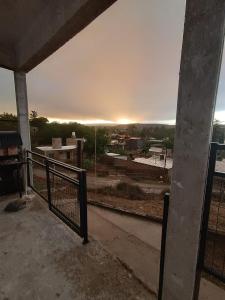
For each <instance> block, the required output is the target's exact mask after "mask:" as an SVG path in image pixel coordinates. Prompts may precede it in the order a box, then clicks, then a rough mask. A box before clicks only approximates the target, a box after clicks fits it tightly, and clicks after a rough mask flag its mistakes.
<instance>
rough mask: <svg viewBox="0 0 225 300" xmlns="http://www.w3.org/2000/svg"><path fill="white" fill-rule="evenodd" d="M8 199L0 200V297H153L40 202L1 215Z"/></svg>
mask: <svg viewBox="0 0 225 300" xmlns="http://www.w3.org/2000/svg"><path fill="white" fill-rule="evenodd" d="M13 199H15V197H14V198H13ZM10 200H12V197H10V198H0V227H1V231H0V244H1V248H0V265H1V268H0V299H2V300H9V299H10V300H28V299H29V300H30V299H32V300H33V299H41V300H45V299H46V300H51V299H65V300H69V299H121V300H122V299H154V297H153V296H152V295H151V294H150V293H149V292H148V291H147V289H145V288H144V287H143V286H142V285H141V284H140V283H139V282H138V281H137V280H136V279H135V278H134V277H133V275H132V273H130V272H129V271H128V270H127V269H126V268H124V267H123V266H122V265H121V264H120V263H119V262H118V261H117V260H115V259H113V258H112V256H111V255H110V254H108V253H107V252H106V251H105V250H104V249H103V248H102V246H101V245H100V244H99V243H98V242H96V241H93V240H91V242H90V243H89V244H87V245H85V246H84V245H82V240H81V239H80V238H79V237H78V236H77V235H76V234H75V233H74V232H73V231H71V230H70V229H69V228H68V227H67V226H66V225H64V224H63V223H62V222H61V221H60V220H59V219H58V218H56V217H55V216H54V215H53V214H52V213H50V212H49V211H48V209H47V205H46V204H45V203H42V200H39V199H38V198H36V197H35V199H33V200H32V202H30V203H29V204H28V205H27V207H26V208H25V209H23V210H21V211H19V212H15V213H5V212H4V211H3V209H4V207H5V206H6V204H7V203H8V202H9V201H10Z"/></svg>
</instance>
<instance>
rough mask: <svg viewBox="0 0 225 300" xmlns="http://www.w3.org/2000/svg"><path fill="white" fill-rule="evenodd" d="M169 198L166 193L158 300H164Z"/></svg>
mask: <svg viewBox="0 0 225 300" xmlns="http://www.w3.org/2000/svg"><path fill="white" fill-rule="evenodd" d="M169 198H170V194H169V193H166V194H165V195H164V205H163V220H162V235H161V251H160V266H159V289H158V300H162V290H163V279H164V264H165V252H166V235H167V223H168V214H169Z"/></svg>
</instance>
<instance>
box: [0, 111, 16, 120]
mask: <svg viewBox="0 0 225 300" xmlns="http://www.w3.org/2000/svg"><path fill="white" fill-rule="evenodd" d="M0 120H1V121H17V116H16V115H14V114H12V113H6V112H4V113H3V114H0Z"/></svg>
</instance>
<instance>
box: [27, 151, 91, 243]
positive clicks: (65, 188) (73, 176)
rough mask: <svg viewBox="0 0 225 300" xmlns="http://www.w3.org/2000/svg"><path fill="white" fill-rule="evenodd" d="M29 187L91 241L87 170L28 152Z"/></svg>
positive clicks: (53, 210)
mask: <svg viewBox="0 0 225 300" xmlns="http://www.w3.org/2000/svg"><path fill="white" fill-rule="evenodd" d="M27 164H28V165H27V173H28V186H30V187H31V188H32V189H33V190H34V191H35V192H36V193H37V194H39V195H40V196H41V197H42V198H43V199H44V200H45V201H47V202H48V206H49V209H50V210H51V211H52V212H53V213H54V214H55V215H57V216H58V217H59V218H60V219H61V220H62V221H63V222H64V223H66V224H67V225H68V226H70V227H71V228H72V229H73V230H74V231H75V232H76V233H77V234H78V235H80V236H81V237H82V238H83V239H84V243H87V242H88V229H87V187H86V171H85V170H83V169H79V168H76V167H73V166H70V165H68V164H65V163H63V162H60V161H57V160H54V159H52V158H48V157H46V156H43V155H40V154H38V153H36V152H32V151H27Z"/></svg>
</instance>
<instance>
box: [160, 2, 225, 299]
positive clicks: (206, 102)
mask: <svg viewBox="0 0 225 300" xmlns="http://www.w3.org/2000/svg"><path fill="white" fill-rule="evenodd" d="M224 20H225V0H187V4H186V16H185V26H184V37H183V49H182V58H181V68H180V81H179V93H178V104H177V120H176V136H175V149H174V164H173V173H172V190H171V199H170V208H169V220H168V231H167V241H166V256H165V270H164V284H163V300H181V299H182V300H192V299H194V290H195V279H196V264H197V257H198V247H199V236H200V226H201V215H202V208H203V198H204V189H205V180H206V172H207V164H208V153H209V143H210V140H211V129H212V120H213V116H214V107H215V102H216V94H217V85H218V78H219V73H220V66H221V57H222V50H223V40H224Z"/></svg>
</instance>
